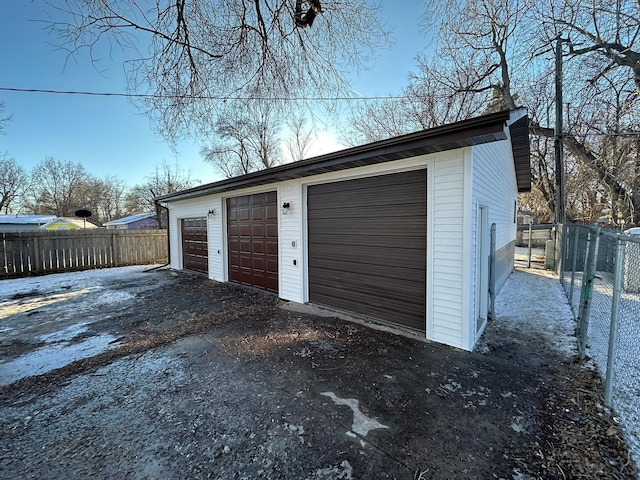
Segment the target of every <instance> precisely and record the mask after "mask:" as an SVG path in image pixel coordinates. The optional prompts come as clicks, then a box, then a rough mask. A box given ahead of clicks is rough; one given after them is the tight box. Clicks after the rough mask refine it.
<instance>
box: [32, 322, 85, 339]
mask: <svg viewBox="0 0 640 480" xmlns="http://www.w3.org/2000/svg"><path fill="white" fill-rule="evenodd" d="M87 325H89V324H88V323H86V322H84V323H76V324H74V325H69V326H68V327H67V328H63V329H62V330H58V331H56V332H53V333H47V334H45V335H40V336H39V337H38V339H39V340H41V341H43V342H47V343H59V342H68V341H69V340H73V339H74V338H75V337H77V336H78V335H80V334H82V333H84V332H86V331H87V330H88V328H87Z"/></svg>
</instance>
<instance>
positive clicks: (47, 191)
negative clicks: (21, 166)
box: [31, 157, 90, 217]
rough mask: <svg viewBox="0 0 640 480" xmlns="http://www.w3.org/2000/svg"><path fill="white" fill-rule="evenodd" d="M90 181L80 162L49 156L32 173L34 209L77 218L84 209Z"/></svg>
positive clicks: (34, 210) (32, 206)
mask: <svg viewBox="0 0 640 480" xmlns="http://www.w3.org/2000/svg"><path fill="white" fill-rule="evenodd" d="M89 179H90V176H89V175H88V174H87V172H86V170H85V169H84V167H83V166H82V165H81V164H80V163H72V162H63V161H61V160H56V159H54V158H52V157H47V158H46V159H45V160H44V161H42V162H41V163H39V164H38V165H36V167H35V168H34V169H33V171H32V173H31V210H32V211H33V213H41V214H51V215H56V216H59V217H65V216H73V214H74V213H75V211H76V210H77V209H79V208H83V207H84V205H83V204H84V201H85V198H84V195H83V194H84V193H85V182H86V181H87V180H89Z"/></svg>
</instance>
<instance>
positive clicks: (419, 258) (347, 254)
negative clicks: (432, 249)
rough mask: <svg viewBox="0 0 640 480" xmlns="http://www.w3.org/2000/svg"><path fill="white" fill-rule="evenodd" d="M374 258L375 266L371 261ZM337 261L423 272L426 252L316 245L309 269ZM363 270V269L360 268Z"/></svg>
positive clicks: (362, 246) (357, 246) (420, 250)
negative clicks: (326, 262) (413, 269)
mask: <svg viewBox="0 0 640 480" xmlns="http://www.w3.org/2000/svg"><path fill="white" fill-rule="evenodd" d="M372 258H375V262H376V263H375V264H372V263H371V259H372ZM331 260H334V261H337V262H341V263H344V264H345V265H347V266H348V265H350V264H352V263H354V264H355V263H357V264H362V265H365V266H367V265H372V266H371V267H369V268H374V267H375V265H379V266H382V267H404V268H416V269H420V270H422V271H424V268H423V267H422V265H423V264H424V263H425V261H426V252H425V251H424V250H422V249H407V248H404V249H399V248H384V247H372V246H368V245H341V244H339V243H337V244H335V245H328V244H317V245H314V248H313V256H311V255H310V258H309V268H322V267H323V262H325V261H331ZM362 268H365V267H362Z"/></svg>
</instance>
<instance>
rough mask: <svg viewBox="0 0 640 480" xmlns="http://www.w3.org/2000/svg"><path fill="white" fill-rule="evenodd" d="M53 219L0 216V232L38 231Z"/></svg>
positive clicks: (45, 216) (38, 216)
mask: <svg viewBox="0 0 640 480" xmlns="http://www.w3.org/2000/svg"><path fill="white" fill-rule="evenodd" d="M55 218H56V216H55V215H0V232H23V231H26V230H38V229H39V228H40V226H42V225H44V224H45V223H49V222H50V221H52V220H55Z"/></svg>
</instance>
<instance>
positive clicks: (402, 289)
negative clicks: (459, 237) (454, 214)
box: [307, 170, 427, 331]
mask: <svg viewBox="0 0 640 480" xmlns="http://www.w3.org/2000/svg"><path fill="white" fill-rule="evenodd" d="M307 201H308V216H309V300H310V301H311V302H314V303H319V304H324V305H329V306H333V307H336V308H341V309H345V310H350V311H353V312H357V313H362V314H365V315H369V316H372V317H376V318H380V319H383V320H386V321H389V322H393V323H397V324H401V325H404V326H408V327H411V328H414V329H418V330H422V331H424V330H425V323H426V322H425V299H426V288H425V276H426V248H427V243H426V233H427V175H426V170H419V171H413V172H406V173H399V174H393V175H384V176H379V177H372V178H363V179H357V180H349V181H344V182H336V183H330V184H324V185H313V186H309V188H308V190H307Z"/></svg>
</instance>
